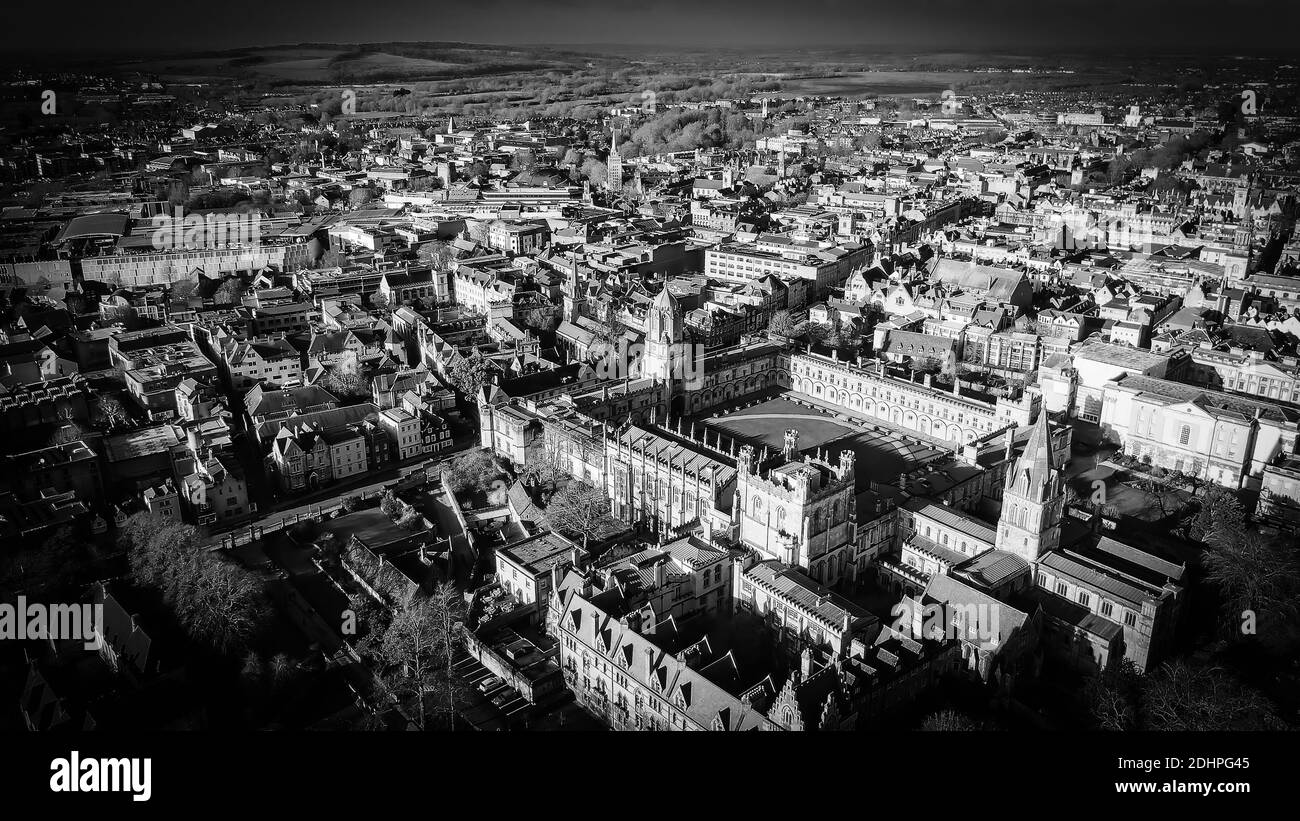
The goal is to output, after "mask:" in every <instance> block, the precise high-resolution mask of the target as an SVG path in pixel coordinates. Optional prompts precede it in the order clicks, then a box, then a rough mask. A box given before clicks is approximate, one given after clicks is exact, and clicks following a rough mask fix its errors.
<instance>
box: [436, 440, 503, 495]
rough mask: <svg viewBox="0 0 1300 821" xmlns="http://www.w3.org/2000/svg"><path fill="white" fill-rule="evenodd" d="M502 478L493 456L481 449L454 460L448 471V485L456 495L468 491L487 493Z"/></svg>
mask: <svg viewBox="0 0 1300 821" xmlns="http://www.w3.org/2000/svg"><path fill="white" fill-rule="evenodd" d="M501 477H502V473H501V470H500V469H499V468H498V467H497V463H496V460H495V459H493V458H492V454H491V453H489V452H488V451H486V450H483V449H481V448H480V449H478V450H472V451H470V452H468V453H466V454H465V455H464V456H460V457H458V458H457V459H455V460H453V461H452V463H451V467H450V468H449V469H448V470H447V483H448V484H449V485H451V489H452V491H454V492H456V493H463V492H465V491H468V490H478V491H482V492H484V493H486V492H487V491H489V490H491V489H492V487H493V485H494V484H495V483H496V481H497V480H498V479H500V478H501Z"/></svg>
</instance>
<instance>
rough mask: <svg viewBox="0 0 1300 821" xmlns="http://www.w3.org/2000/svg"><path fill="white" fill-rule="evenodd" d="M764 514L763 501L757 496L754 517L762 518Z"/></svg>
mask: <svg viewBox="0 0 1300 821" xmlns="http://www.w3.org/2000/svg"><path fill="white" fill-rule="evenodd" d="M762 513H763V500H762V499H760V498H759V497H757V496H755V497H754V517H755V518H757V517H758V516H760V515H761V514H762Z"/></svg>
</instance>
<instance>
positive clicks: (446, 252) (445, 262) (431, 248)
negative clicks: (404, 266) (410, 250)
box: [416, 239, 456, 271]
mask: <svg viewBox="0 0 1300 821" xmlns="http://www.w3.org/2000/svg"><path fill="white" fill-rule="evenodd" d="M416 257H417V258H418V259H419V261H420V262H422V263H424V264H425V265H429V266H432V267H433V269H434V270H435V271H449V270H451V266H452V262H453V261H454V260H455V259H456V255H455V253H454V252H453V251H452V250H451V246H450V245H448V244H447V243H445V242H443V241H442V240H440V239H435V240H433V241H432V242H426V243H424V244H423V245H421V246H420V249H419V251H417V252H416Z"/></svg>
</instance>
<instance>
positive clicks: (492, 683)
mask: <svg viewBox="0 0 1300 821" xmlns="http://www.w3.org/2000/svg"><path fill="white" fill-rule="evenodd" d="M502 684H505V682H504V681H502V680H501V677H500V676H488V677H487V678H485V679H483V680H482V681H480V682H479V683H478V689H479V692H480V693H484V694H487V693H490V692H491V691H493V690H495V689H496V688H498V687H500V686H501V685H502Z"/></svg>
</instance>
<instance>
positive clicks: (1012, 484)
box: [997, 410, 1065, 563]
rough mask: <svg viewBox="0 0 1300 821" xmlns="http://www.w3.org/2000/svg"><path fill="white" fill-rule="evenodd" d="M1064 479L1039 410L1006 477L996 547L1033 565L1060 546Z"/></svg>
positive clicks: (1045, 421)
mask: <svg viewBox="0 0 1300 821" xmlns="http://www.w3.org/2000/svg"><path fill="white" fill-rule="evenodd" d="M1064 508H1065V478H1064V474H1063V473H1062V472H1061V469H1060V468H1059V467H1057V465H1056V458H1055V457H1054V456H1053V455H1052V438H1051V434H1050V433H1049V432H1048V426H1047V412H1046V411H1045V410H1040V411H1039V413H1038V421H1037V422H1035V423H1034V430H1033V432H1032V433H1031V434H1030V435H1029V444H1027V445H1026V446H1025V451H1024V453H1022V454H1020V458H1019V459H1017V460H1016V463H1015V465H1014V466H1013V467H1012V469H1011V471H1010V472H1009V473H1008V474H1007V484H1006V488H1005V490H1004V492H1003V495H1002V515H1001V517H999V519H998V536H997V548H998V549H999V550H1006V551H1008V552H1010V553H1014V554H1016V555H1017V556H1020V557H1021V558H1022V559H1024V560H1025V561H1027V562H1030V563H1033V562H1035V561H1037V559H1038V557H1039V556H1041V555H1043V554H1044V553H1046V552H1047V551H1049V550H1052V549H1054V548H1056V547H1058V546H1059V545H1060V543H1061V514H1062V512H1063V511H1064Z"/></svg>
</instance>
